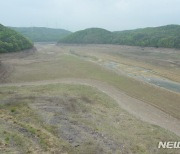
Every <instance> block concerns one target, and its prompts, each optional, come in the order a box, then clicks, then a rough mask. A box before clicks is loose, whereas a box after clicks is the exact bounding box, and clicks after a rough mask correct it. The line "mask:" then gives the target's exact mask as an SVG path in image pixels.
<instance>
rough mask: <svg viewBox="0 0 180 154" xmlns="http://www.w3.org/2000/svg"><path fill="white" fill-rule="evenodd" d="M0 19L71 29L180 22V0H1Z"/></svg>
mask: <svg viewBox="0 0 180 154" xmlns="http://www.w3.org/2000/svg"><path fill="white" fill-rule="evenodd" d="M0 23H1V24H4V25H6V26H17V27H22V26H23V27H27V26H38V27H39V26H43V27H52V28H64V29H68V30H71V31H76V30H80V29H85V28H90V27H101V28H105V29H108V30H112V31H116V30H125V29H134V28H139V27H150V26H161V25H167V24H180V0H0Z"/></svg>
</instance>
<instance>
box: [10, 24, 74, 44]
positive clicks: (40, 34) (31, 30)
mask: <svg viewBox="0 0 180 154" xmlns="http://www.w3.org/2000/svg"><path fill="white" fill-rule="evenodd" d="M11 28H12V29H13V30H16V31H17V32H19V33H21V34H22V35H23V36H25V37H27V38H29V39H31V40H32V41H33V42H57V41H58V40H59V39H61V38H64V37H66V36H67V35H69V34H71V32H70V31H67V30H64V29H52V28H45V27H26V28H25V27H24V28H23V27H11Z"/></svg>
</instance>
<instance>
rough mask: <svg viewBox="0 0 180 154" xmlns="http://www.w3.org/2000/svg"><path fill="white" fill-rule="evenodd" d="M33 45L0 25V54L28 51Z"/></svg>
mask: <svg viewBox="0 0 180 154" xmlns="http://www.w3.org/2000/svg"><path fill="white" fill-rule="evenodd" d="M32 47H33V44H32V42H31V41H30V40H28V39H27V38H25V37H23V36H22V35H21V34H19V33H18V32H16V31H14V30H12V29H10V28H7V27H5V26H3V25H1V24H0V53H3V52H16V51H21V50H25V49H30V48H32Z"/></svg>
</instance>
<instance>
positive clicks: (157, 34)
mask: <svg viewBox="0 0 180 154" xmlns="http://www.w3.org/2000/svg"><path fill="white" fill-rule="evenodd" d="M59 43H87V44H88V43H89V44H121V45H132V46H147V47H165V48H180V25H167V26H161V27H152V28H142V29H136V30H127V31H118V32H110V31H107V30H104V29H99V28H90V29H85V30H82V31H78V32H75V33H73V34H71V35H68V36H67V37H65V38H63V39H60V40H59Z"/></svg>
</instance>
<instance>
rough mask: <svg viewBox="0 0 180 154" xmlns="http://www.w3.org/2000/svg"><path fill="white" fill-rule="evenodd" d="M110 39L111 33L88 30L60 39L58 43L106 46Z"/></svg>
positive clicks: (101, 30)
mask: <svg viewBox="0 0 180 154" xmlns="http://www.w3.org/2000/svg"><path fill="white" fill-rule="evenodd" d="M111 39H112V33H111V32H110V31H107V30H105V29H101V28H89V29H85V30H81V31H78V32H75V33H73V34H71V35H68V36H67V37H65V38H63V39H60V40H59V43H80V44H81V43H82V44H88V43H89V44H106V43H109V42H110V41H111Z"/></svg>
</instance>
